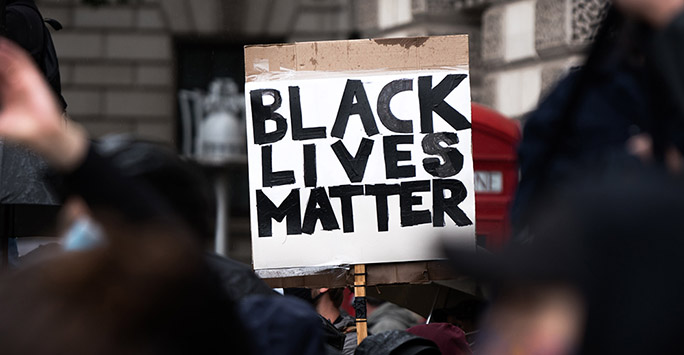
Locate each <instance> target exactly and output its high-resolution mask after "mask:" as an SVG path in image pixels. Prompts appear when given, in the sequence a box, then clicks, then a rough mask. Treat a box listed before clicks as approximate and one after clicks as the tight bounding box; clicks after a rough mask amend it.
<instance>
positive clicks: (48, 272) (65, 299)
mask: <svg viewBox="0 0 684 355" xmlns="http://www.w3.org/2000/svg"><path fill="white" fill-rule="evenodd" d="M115 225H117V227H114V228H108V229H107V231H108V234H107V235H108V240H109V245H108V246H107V247H105V248H98V249H94V250H91V251H83V252H72V253H67V254H63V255H61V256H57V257H54V258H52V259H50V260H47V261H44V262H42V263H38V264H36V265H32V266H28V267H26V268H25V269H21V270H19V271H16V272H15V273H13V274H10V275H9V277H7V278H5V279H3V280H2V285H0V318H2V319H3V321H2V322H0V328H1V329H0V344H2V353H3V354H9V355H11V354H214V353H217V352H228V353H239V354H243V353H244V354H249V353H250V351H251V349H250V344H249V337H247V335H246V333H244V330H243V324H242V322H241V321H240V319H239V317H238V315H237V313H236V311H235V309H234V304H233V303H232V302H231V301H230V299H229V298H227V296H226V295H225V293H224V292H223V290H222V288H221V285H220V283H219V282H218V280H217V279H215V278H214V276H213V274H212V273H211V272H210V271H209V270H208V269H207V268H206V266H205V264H204V263H203V261H202V258H201V253H200V252H199V249H198V248H197V247H196V246H195V244H194V242H192V241H191V240H189V239H186V238H184V237H176V236H174V233H175V231H174V230H169V229H165V228H159V227H155V228H144V227H140V226H130V225H125V223H121V221H115ZM119 233H120V234H119Z"/></svg>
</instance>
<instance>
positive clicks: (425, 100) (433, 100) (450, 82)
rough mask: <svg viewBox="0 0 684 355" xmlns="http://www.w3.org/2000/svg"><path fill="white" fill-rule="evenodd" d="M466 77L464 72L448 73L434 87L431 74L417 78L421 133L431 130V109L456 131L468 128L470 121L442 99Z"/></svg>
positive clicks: (430, 131)
mask: <svg viewBox="0 0 684 355" xmlns="http://www.w3.org/2000/svg"><path fill="white" fill-rule="evenodd" d="M467 77H468V76H467V75H466V74H449V75H447V76H446V77H445V78H444V80H442V81H441V82H440V83H439V84H437V86H435V87H434V89H433V88H432V76H421V77H419V78H418V101H419V102H420V132H421V133H432V132H433V126H432V111H435V112H436V113H437V114H438V115H440V116H441V117H442V118H443V119H444V120H445V121H447V123H448V124H450V125H451V127H454V129H455V130H457V131H460V130H462V129H468V128H470V122H468V120H467V119H466V118H465V116H463V115H462V114H461V113H460V112H458V111H456V110H455V109H454V108H453V107H451V106H450V105H449V104H448V103H446V102H445V101H444V99H445V98H446V97H447V96H449V94H450V93H451V92H452V91H454V89H455V88H456V87H457V86H458V84H460V83H461V82H462V81H463V79H465V78H467Z"/></svg>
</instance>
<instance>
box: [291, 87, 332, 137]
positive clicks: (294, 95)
mask: <svg viewBox="0 0 684 355" xmlns="http://www.w3.org/2000/svg"><path fill="white" fill-rule="evenodd" d="M289 91H290V119H292V139H293V140H296V141H303V140H306V139H317V138H325V127H311V128H303V127H302V104H301V102H300V100H299V86H290V87H289Z"/></svg>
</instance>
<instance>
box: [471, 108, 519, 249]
mask: <svg viewBox="0 0 684 355" xmlns="http://www.w3.org/2000/svg"><path fill="white" fill-rule="evenodd" d="M472 122H473V123H472V125H473V131H472V132H473V165H474V170H475V218H476V222H475V228H476V233H477V236H478V238H483V239H484V243H483V244H480V245H482V246H484V247H485V248H487V249H490V250H496V249H498V248H500V247H501V246H502V245H503V244H504V243H505V242H506V241H507V240H508V238H509V237H510V233H511V227H510V217H509V212H510V209H511V204H512V203H513V196H514V194H515V189H516V186H517V185H518V163H517V155H516V151H515V149H516V147H517V145H518V142H519V141H520V123H519V122H518V121H515V120H511V119H509V118H507V117H505V116H503V115H501V114H500V113H498V112H496V111H494V110H492V109H489V108H487V107H484V106H482V105H478V104H475V103H473V104H472Z"/></svg>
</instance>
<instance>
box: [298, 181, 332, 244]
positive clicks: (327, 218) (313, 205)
mask: <svg viewBox="0 0 684 355" xmlns="http://www.w3.org/2000/svg"><path fill="white" fill-rule="evenodd" d="M318 206H320V207H318ZM319 219H320V220H321V224H322V225H323V229H324V230H327V231H330V230H333V229H340V225H339V224H337V218H335V212H333V209H332V205H330V200H329V199H328V195H327V194H326V193H325V188H323V187H317V188H315V189H313V190H311V195H309V202H308V203H307V204H306V211H304V223H302V232H304V233H306V234H313V232H314V230H315V229H316V222H318V220H319Z"/></svg>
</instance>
